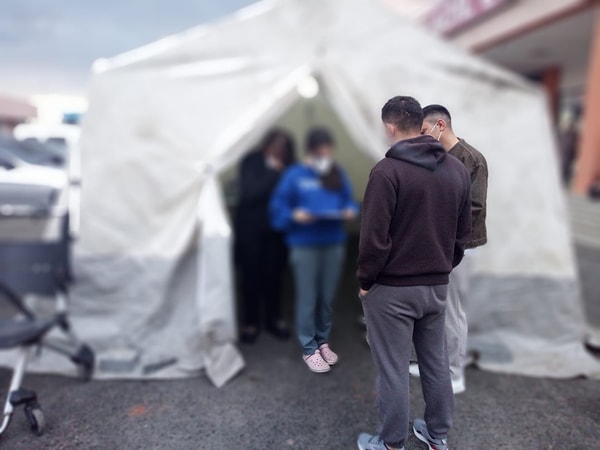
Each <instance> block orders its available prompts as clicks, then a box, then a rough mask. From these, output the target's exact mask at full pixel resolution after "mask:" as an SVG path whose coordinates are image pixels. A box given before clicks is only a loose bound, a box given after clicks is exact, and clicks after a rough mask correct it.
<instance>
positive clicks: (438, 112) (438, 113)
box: [423, 105, 452, 129]
mask: <svg viewBox="0 0 600 450" xmlns="http://www.w3.org/2000/svg"><path fill="white" fill-rule="evenodd" d="M423 119H435V120H439V119H442V120H443V121H444V122H446V125H448V127H450V129H452V116H451V115H450V111H448V108H446V107H445V106H442V105H429V106H426V107H425V108H423Z"/></svg>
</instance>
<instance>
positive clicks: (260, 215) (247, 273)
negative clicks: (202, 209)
mask: <svg viewBox="0 0 600 450" xmlns="http://www.w3.org/2000/svg"><path fill="white" fill-rule="evenodd" d="M294 160H295V157H294V142H293V140H292V138H291V136H290V135H289V134H288V133H287V132H285V131H283V130H279V129H273V130H271V131H269V132H268V133H267V135H266V136H265V138H264V139H263V142H262V144H261V146H260V147H259V149H258V150H255V151H252V152H251V153H249V154H248V155H247V156H246V157H245V158H244V159H243V160H242V162H241V165H240V172H239V203H238V207H237V211H236V217H235V231H236V236H235V237H236V260H237V263H238V268H239V270H240V276H241V291H242V292H241V293H242V305H241V306H242V327H241V333H240V340H241V341H242V342H244V343H252V342H254V341H255V340H256V338H257V337H258V334H259V333H260V329H261V326H264V327H265V329H266V330H267V331H268V332H269V333H271V334H273V335H274V336H276V337H277V338H279V339H288V338H289V336H290V331H289V328H288V327H287V325H286V324H285V322H283V320H282V319H281V285H282V279H283V275H284V270H285V267H286V263H287V247H286V245H285V242H284V237H283V234H282V233H280V232H278V231H275V230H273V229H272V228H271V226H270V223H269V201H270V199H271V194H272V193H273V191H274V189H275V187H276V186H277V183H278V182H279V179H280V177H281V175H282V174H283V172H284V171H285V169H286V168H287V167H288V166H290V165H291V164H292V163H293V162H294Z"/></svg>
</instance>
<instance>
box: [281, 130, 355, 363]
mask: <svg viewBox="0 0 600 450" xmlns="http://www.w3.org/2000/svg"><path fill="white" fill-rule="evenodd" d="M306 144H307V149H306V150H307V156H306V159H305V161H304V162H303V163H300V164H295V165H293V166H291V167H290V168H289V169H288V170H287V171H286V173H285V174H284V175H283V178H282V179H281V181H280V182H279V184H278V186H277V188H276V189H275V192H274V194H273V197H272V198H271V204H270V214H271V223H272V225H273V227H274V228H275V229H278V230H281V231H283V232H284V233H285V235H286V242H287V244H288V246H289V247H290V250H291V253H290V260H291V265H292V269H293V272H294V279H295V286H296V333H297V335H298V339H299V341H300V345H302V348H303V353H304V354H303V359H304V361H305V362H306V364H307V366H308V367H309V369H310V370H312V371H313V372H328V371H329V370H330V366H332V365H334V364H336V363H337V361H338V356H337V355H336V354H335V353H334V352H333V351H332V350H331V348H330V347H329V344H328V339H329V332H330V331H331V316H332V304H333V300H334V298H335V294H336V290H337V285H338V282H339V278H340V275H341V271H342V268H343V264H344V254H345V242H346V233H345V231H344V221H345V220H351V219H354V218H355V217H356V216H357V214H358V207H357V205H356V203H355V202H354V200H353V198H352V187H351V185H350V182H349V180H348V177H347V176H346V174H345V173H344V171H343V170H342V168H341V167H339V166H338V165H337V164H336V163H335V162H334V160H333V152H334V140H333V137H332V135H331V134H330V132H329V131H328V130H326V129H322V128H316V129H313V130H311V131H310V132H309V133H308V137H307V142H306Z"/></svg>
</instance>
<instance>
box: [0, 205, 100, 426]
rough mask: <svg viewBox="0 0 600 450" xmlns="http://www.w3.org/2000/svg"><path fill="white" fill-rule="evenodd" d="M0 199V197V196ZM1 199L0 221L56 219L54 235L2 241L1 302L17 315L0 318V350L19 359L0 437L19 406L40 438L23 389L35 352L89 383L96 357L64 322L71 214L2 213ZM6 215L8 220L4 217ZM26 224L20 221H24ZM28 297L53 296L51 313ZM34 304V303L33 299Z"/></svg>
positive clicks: (36, 409) (31, 396) (38, 412)
mask: <svg viewBox="0 0 600 450" xmlns="http://www.w3.org/2000/svg"><path fill="white" fill-rule="evenodd" d="M0 194H1V193H0ZM3 197H4V196H3V195H0V219H2V218H4V219H6V220H17V221H18V220H21V221H22V223H24V224H27V223H28V221H35V220H45V219H48V220H55V223H56V224H57V226H56V227H55V228H56V229H57V233H56V234H57V236H55V237H54V238H52V239H48V238H47V237H46V238H44V239H40V240H38V241H36V240H35V239H31V236H29V237H27V238H26V239H14V240H13V239H10V240H6V239H5V237H3V236H0V299H4V300H7V301H8V302H9V303H10V304H11V305H12V307H13V309H14V310H15V312H16V313H17V314H16V315H13V317H11V318H8V319H0V350H7V349H16V353H17V357H16V361H15V363H14V366H13V373H12V378H11V381H10V386H9V389H8V393H7V395H6V400H5V404H4V412H3V416H2V421H1V425H0V436H1V435H2V434H3V433H4V432H5V431H6V429H7V428H8V425H9V423H10V421H11V418H12V415H13V412H14V411H15V409H16V408H17V407H20V406H23V407H24V412H25V417H26V419H27V421H28V423H29V425H30V427H31V430H32V431H33V432H34V433H35V434H37V435H40V434H42V433H43V431H44V428H45V424H46V421H45V418H44V414H43V412H42V409H41V407H40V404H39V402H38V398H37V394H36V393H35V392H34V391H31V390H28V389H25V388H23V387H22V386H21V384H22V382H23V379H24V376H25V372H26V370H27V364H28V362H29V360H30V358H31V357H32V356H33V352H34V350H37V351H41V349H42V348H43V347H44V348H48V349H50V350H53V351H55V352H58V353H61V354H63V355H66V356H68V357H69V358H70V360H71V362H72V363H74V364H75V365H76V367H77V370H78V374H79V376H80V377H81V378H82V379H83V380H85V381H87V380H89V379H91V377H92V375H93V371H94V365H95V356H94V352H93V351H92V349H91V348H90V347H89V346H87V345H86V344H85V343H83V342H81V341H80V340H79V339H77V337H76V336H75V334H74V333H73V332H72V329H71V325H70V322H69V318H68V310H67V306H68V290H67V286H68V283H69V282H70V281H71V274H70V266H69V254H70V252H69V247H70V233H69V215H68V212H65V213H62V214H58V215H57V214H56V213H53V212H52V211H49V210H47V209H46V210H44V211H39V208H38V209H37V210H36V211H32V210H31V208H25V209H19V210H15V209H10V211H9V212H10V214H5V213H6V212H7V209H6V208H5V210H4V211H3V210H2V208H1V207H2V203H3V202H2V201H3V200H4V201H5V199H3ZM8 216H10V217H8ZM23 221H24V222H23ZM13 229H14V227H13ZM29 294H36V295H41V296H44V297H52V298H53V299H54V302H55V306H54V311H53V312H52V313H50V314H48V313H46V314H44V316H39V315H37V314H36V312H35V309H34V308H32V307H29V306H28V305H27V304H26V303H25V296H27V295H29ZM36 300H37V299H36ZM54 330H58V331H60V332H62V335H63V336H64V337H62V336H61V339H58V338H55V337H54V336H52V337H50V336H48V334H49V333H50V332H51V331H54Z"/></svg>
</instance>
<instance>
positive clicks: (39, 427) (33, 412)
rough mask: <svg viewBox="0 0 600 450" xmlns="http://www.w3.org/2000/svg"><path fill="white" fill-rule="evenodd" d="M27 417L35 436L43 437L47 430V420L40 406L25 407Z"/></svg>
mask: <svg viewBox="0 0 600 450" xmlns="http://www.w3.org/2000/svg"><path fill="white" fill-rule="evenodd" d="M25 417H26V418H27V422H29V426H30V427H31V431H32V432H33V433H34V434H35V435H37V436H41V435H42V434H43V433H44V429H45V428H46V418H45V417H44V413H43V411H42V409H41V408H40V406H39V405H35V406H31V405H25Z"/></svg>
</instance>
